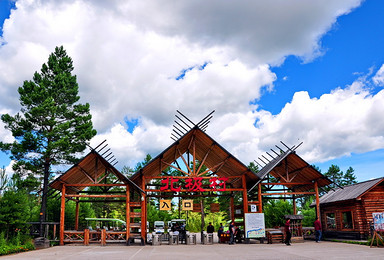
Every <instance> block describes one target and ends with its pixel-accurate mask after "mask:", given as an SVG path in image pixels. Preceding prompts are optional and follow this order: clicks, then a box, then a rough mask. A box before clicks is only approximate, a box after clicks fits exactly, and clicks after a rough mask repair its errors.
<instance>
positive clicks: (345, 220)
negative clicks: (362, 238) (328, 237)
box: [342, 211, 353, 229]
mask: <svg viewBox="0 0 384 260" xmlns="http://www.w3.org/2000/svg"><path fill="white" fill-rule="evenodd" d="M342 227H343V229H353V220H352V212H351V211H345V212H342Z"/></svg>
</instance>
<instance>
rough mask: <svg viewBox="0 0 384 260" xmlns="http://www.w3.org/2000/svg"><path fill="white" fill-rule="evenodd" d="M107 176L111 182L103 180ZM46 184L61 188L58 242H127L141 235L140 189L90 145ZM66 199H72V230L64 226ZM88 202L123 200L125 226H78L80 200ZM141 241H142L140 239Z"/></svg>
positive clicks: (143, 207)
mask: <svg viewBox="0 0 384 260" xmlns="http://www.w3.org/2000/svg"><path fill="white" fill-rule="evenodd" d="M107 151H108V150H107ZM107 158H108V156H107ZM110 176H113V177H114V178H113V179H114V182H113V183H111V182H107V178H108V177H110ZM49 186H50V187H51V188H52V189H55V190H59V191H60V192H61V213H60V245H64V243H79V242H80V243H83V244H85V245H88V244H89V243H100V244H101V245H105V244H106V243H107V242H128V241H129V240H130V239H134V238H140V239H142V234H141V233H142V232H141V233H138V232H137V231H138V229H139V228H140V226H141V225H140V220H141V219H144V218H145V216H146V211H145V210H142V209H145V205H144V202H143V200H142V199H141V197H140V195H142V194H144V191H143V190H142V189H141V188H140V187H138V186H137V185H136V184H135V183H133V182H132V181H131V180H129V179H128V178H126V177H125V176H124V175H123V174H122V173H120V172H119V171H118V170H117V169H116V168H115V167H114V166H113V165H111V163H110V162H108V160H107V159H105V158H104V157H103V156H102V155H100V154H99V153H98V152H97V151H96V150H95V149H92V150H91V152H90V153H89V154H88V155H86V156H85V157H84V158H83V159H82V160H80V161H79V162H78V163H77V164H75V165H74V166H72V167H71V168H70V169H69V170H68V171H66V172H65V173H64V174H63V175H61V176H60V177H58V178H57V179H55V180H54V181H53V182H52V183H50V185H49ZM89 187H100V188H101V189H102V191H92V189H87V188H89ZM114 187H120V188H121V189H119V190H118V191H116V190H115V191H113V190H112V188H114ZM100 199H103V200H100ZM67 200H73V201H75V202H76V216H75V225H74V229H72V230H65V226H64V221H65V202H66V201H67ZM91 202H92V203H98V202H108V203H125V204H126V219H125V221H126V228H125V229H124V230H108V227H106V228H104V227H100V228H98V229H95V230H91V229H89V228H85V229H80V230H79V207H80V204H81V203H91ZM135 209H139V210H135ZM140 209H141V210H140ZM142 241H143V242H144V239H142Z"/></svg>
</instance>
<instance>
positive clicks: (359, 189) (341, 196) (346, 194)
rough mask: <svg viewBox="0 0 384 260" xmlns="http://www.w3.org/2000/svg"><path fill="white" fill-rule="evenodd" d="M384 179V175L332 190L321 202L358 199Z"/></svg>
mask: <svg viewBox="0 0 384 260" xmlns="http://www.w3.org/2000/svg"><path fill="white" fill-rule="evenodd" d="M383 181H384V177H381V178H377V179H373V180H369V181H363V182H359V183H355V184H351V185H347V186H344V187H342V188H337V189H335V190H330V191H329V192H327V193H326V194H325V195H323V196H322V197H321V198H320V204H326V203H332V202H338V201H345V200H352V199H358V198H360V197H361V196H363V195H364V194H365V193H366V192H368V191H369V190H371V189H372V188H374V187H376V186H377V185H379V184H380V183H381V182H383Z"/></svg>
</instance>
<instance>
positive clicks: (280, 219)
mask: <svg viewBox="0 0 384 260" xmlns="http://www.w3.org/2000/svg"><path fill="white" fill-rule="evenodd" d="M263 212H264V218H265V226H266V227H267V228H273V227H278V226H282V225H284V222H285V218H284V215H290V214H293V206H292V203H291V202H289V201H284V200H269V201H268V202H267V203H266V204H264V206H263Z"/></svg>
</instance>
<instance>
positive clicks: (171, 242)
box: [168, 234, 179, 245]
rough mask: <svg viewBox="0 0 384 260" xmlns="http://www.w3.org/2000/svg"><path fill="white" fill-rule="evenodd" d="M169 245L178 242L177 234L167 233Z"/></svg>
mask: <svg viewBox="0 0 384 260" xmlns="http://www.w3.org/2000/svg"><path fill="white" fill-rule="evenodd" d="M168 244H169V245H178V244H179V235H174V234H172V235H169V241H168Z"/></svg>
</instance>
